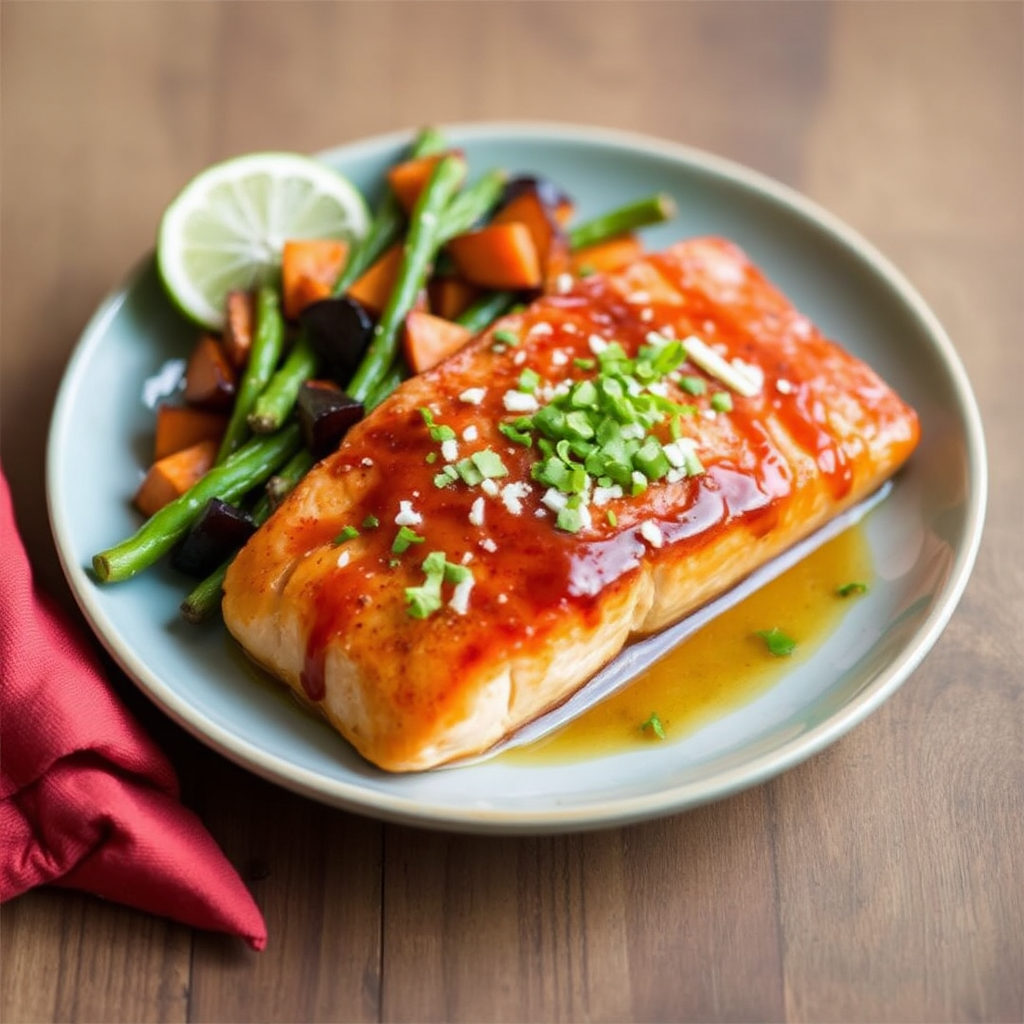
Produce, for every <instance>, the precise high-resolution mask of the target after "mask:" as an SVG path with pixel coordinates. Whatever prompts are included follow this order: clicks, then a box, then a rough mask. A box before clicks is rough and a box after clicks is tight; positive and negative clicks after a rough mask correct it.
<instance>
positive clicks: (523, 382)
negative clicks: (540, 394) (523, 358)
mask: <svg viewBox="0 0 1024 1024" xmlns="http://www.w3.org/2000/svg"><path fill="white" fill-rule="evenodd" d="M539 385H540V374H539V373H537V371H536V370H531V369H530V367H526V369H525V370H523V372H522V373H521V374H520V375H519V390H520V391H523V392H525V393H526V394H528V395H532V394H533V393H534V392H535V391H536V390H537V388H538V386H539Z"/></svg>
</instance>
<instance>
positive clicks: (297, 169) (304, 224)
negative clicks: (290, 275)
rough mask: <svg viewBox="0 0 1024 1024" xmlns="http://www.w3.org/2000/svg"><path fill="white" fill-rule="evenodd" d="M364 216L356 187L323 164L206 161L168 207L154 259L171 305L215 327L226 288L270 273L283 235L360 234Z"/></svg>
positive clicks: (280, 156)
mask: <svg viewBox="0 0 1024 1024" xmlns="http://www.w3.org/2000/svg"><path fill="white" fill-rule="evenodd" d="M369 219H370V215H369V211H368V210H367V206H366V201H365V200H364V199H363V197H362V195H361V194H360V192H359V190H358V189H356V187H355V186H354V185H353V184H352V183H351V182H350V181H349V180H348V179H347V178H345V177H344V176H343V175H341V174H339V173H338V172H337V171H334V170H332V169H331V168H330V167H328V166H327V165H326V164H322V163H320V162H319V161H317V160H314V159H312V158H311V157H307V156H302V155H300V154H298V153H251V154H248V155H246V156H239V157H234V158H233V159H231V160H226V161H224V162H223V163H220V164H215V165H214V166H213V167H209V168H207V170H205V171H203V172H202V173H201V174H199V175H197V176H196V177H195V178H193V179H192V181H190V182H189V183H188V184H187V185H186V186H185V188H184V189H183V190H182V191H181V193H180V194H179V195H178V196H177V198H175V199H174V201H173V202H172V203H171V204H170V206H168V207H167V210H166V211H165V213H164V216H163V219H162V220H161V222H160V234H159V237H158V240H157V266H158V268H159V271H160V277H161V279H162V280H163V283H164V287H165V289H166V290H167V294H168V295H169V296H170V298H171V299H172V301H173V302H174V303H175V305H177V306H178V308H179V309H180V310H181V311H182V312H183V313H184V314H185V315H186V316H188V317H189V318H190V319H192V320H195V321H196V323H198V324H201V325H203V326H204V327H207V328H209V329H210V330H220V329H221V328H222V327H223V325H224V299H225V296H226V295H227V293H228V292H229V291H231V290H232V289H235V288H252V287H254V286H255V285H257V284H261V283H265V282H267V281H273V280H275V279H276V278H277V276H278V274H279V272H280V266H281V250H282V248H283V246H284V243H285V242H286V241H288V240H290V239H299V238H339V239H346V240H347V241H350V242H352V241H357V240H358V239H360V238H362V237H363V235H365V234H366V230H367V227H368V224H369Z"/></svg>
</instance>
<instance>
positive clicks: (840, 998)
mask: <svg viewBox="0 0 1024 1024" xmlns="http://www.w3.org/2000/svg"><path fill="white" fill-rule="evenodd" d="M1022 12H1024V8H1022V6H1021V5H1020V4H1019V3H955V2H954V3H936V4H931V3H914V4H909V3H890V4H886V3H849V4H835V5H832V4H826V3H813V4H791V3H785V4H777V5H776V4H773V3H756V4H750V5H747V4H743V3H731V4H710V3H708V4H688V3H642V2H638V3H518V2H513V3H482V2H480V3H413V2H410V3H338V4H291V3H287V4H286V3H280V4H278V3H253V4H250V3H203V4H172V3H160V2H157V3H146V4H130V3H101V2H95V3H84V4H66V3H65V4H61V3H28V2H25V3H14V2H10V3H4V4H3V9H2V15H3V23H2V27H3V39H2V45H3V52H2V67H3V153H2V159H3V168H2V170H3V196H2V201H3V268H2V272H3V302H2V338H3V402H2V416H3V422H2V427H3V430H2V439H3V465H4V469H5V471H6V473H7V475H8V478H9V480H10V482H11V484H12V487H13V491H14V497H15V503H16V509H17V513H18V516H19V518H20V522H21V525H22V528H23V533H24V537H25V542H26V545H27V547H28V550H29V553H30V556H31V558H32V560H33V562H34V565H35V567H36V570H37V573H38V578H39V581H40V582H41V584H42V585H43V586H44V587H46V588H48V589H49V590H51V591H52V592H53V593H55V594H56V596H57V597H58V599H59V600H60V601H61V602H62V603H63V604H64V605H65V606H66V607H67V608H68V609H69V610H70V609H72V607H73V601H72V599H71V597H70V593H69V591H68V590H67V588H66V586H65V585H64V583H63V580H62V577H61V574H60V570H59V568H58V565H57V560H56V556H55V553H54V548H53V544H52V541H51V538H50V535H49V532H48V528H47V525H46V521H45V513H44V485H43V455H44V441H45V434H46V429H47V422H48V417H49V412H50V408H51V405H52V400H53V397H54V394H55V391H56V388H57V385H58V382H59V380H60V377H61V374H62V372H63V370H64V366H65V362H66V360H67V358H68V355H69V353H70V352H71V349H72V346H73V345H74V343H75V340H76V338H77V336H78V334H79V332H80V330H81V328H82V327H83V325H84V324H85V322H86V320H87V318H88V317H89V315H90V313H91V311H92V310H93V308H94V307H95V306H96V304H97V303H98V302H99V301H100V299H101V298H102V297H103V295H104V294H105V293H106V292H107V291H108V290H110V289H111V288H112V287H113V286H115V285H116V284H117V283H118V282H119V281H120V280H121V279H122V278H123V277H124V275H125V274H126V273H127V272H128V270H129V269H130V268H131V267H132V265H133V264H134V262H135V261H136V259H137V258H138V257H139V255H140V254H141V253H143V252H144V251H145V250H147V248H148V247H150V245H151V244H152V242H153V237H154V230H155V226H156V223H157V219H158V217H159V215H160V212H161V209H162V207H163V205H164V204H165V203H166V201H167V200H168V199H169V198H170V197H171V196H172V195H173V194H174V193H175V192H176V190H177V189H178V188H179V187H180V186H181V185H182V183H184V182H185V181H186V180H187V179H188V178H189V177H190V176H191V175H192V174H193V173H194V172H196V171H198V170H199V169H200V168H201V167H203V166H204V165H206V164H208V163H211V162H213V161H214V160H216V159H218V158H221V157H224V156H226V155H229V154H233V153H237V152H242V151H246V150H256V149H269V148H279V149H296V150H303V151H312V150H316V149H319V148H325V147H328V146H330V145H333V144H336V143H340V142H344V141H346V140H350V139H356V138H359V137H361V136H365V135H369V134H376V133H379V132H381V131H384V130H390V129H395V128H407V127H412V126H416V125H419V124H423V123H427V122H446V121H447V122H455V121H465V120H479V119H502V118H504V119H509V118H515V119H545V120H557V121H574V122H584V123H591V124H602V125H609V126H613V127H622V128H627V129H631V130H636V131H642V132H648V133H650V134H653V135H657V136H662V137H665V138H668V139H674V140H678V141H682V142H686V143H689V144H692V145H695V146H698V147H701V148H704V149H707V150H711V151H715V152H718V153H721V154H723V155H725V156H727V157H731V158H733V159H735V160H738V161H740V162H743V163H746V164H749V165H751V166H753V167H755V168H758V169H759V170H761V171H763V172H766V173H768V174H769V175H772V176H774V177H776V178H779V179H781V180H782V181H784V182H786V183H788V184H790V185H792V186H794V187H796V188H798V189H800V190H801V191H803V192H805V193H806V194H808V195H810V196H811V197H812V198H814V199H815V200H817V201H818V202H820V203H821V204H823V205H824V206H826V207H828V208H830V209H831V210H832V211H834V212H835V213H836V214H837V215H839V216H840V217H842V218H843V219H845V220H846V221H848V222H849V223H850V224H852V225H853V226H854V227H855V228H857V229H858V230H859V231H861V232H862V233H863V234H864V235H866V236H867V237H868V238H869V239H870V240H871V241H872V242H874V243H875V244H876V245H877V246H878V247H879V248H881V249H882V250H883V251H884V252H885V253H886V254H887V255H888V256H889V257H890V258H891V259H892V260H893V261H894V262H895V263H896V264H897V265H899V266H900V267H901V268H902V269H903V270H904V271H905V273H906V274H907V275H908V277H909V278H910V280H911V281H912V282H913V283H914V284H915V286H916V287H917V288H918V289H919V290H920V291H921V293H922V294H923V296H924V298H925V299H926V300H927V301H928V302H929V303H930V304H931V305H932V307H933V308H934V309H935V311H936V312H937V314H938V315H939V317H940V319H941V320H942V321H943V322H944V324H945V326H946V327H947V329H948V331H949V332H950V334H951V336H952V337H953V339H954V340H955V342H956V344H957V347H958V349H959V352H960V355H961V356H962V358H963V361H964V363H965V364H966V367H967V370H968V372H969V375H970V377H971V379H972V382H973V385H974V388H975V390H976V393H977V395H978V398H979V400H980V404H981V407H982V412H983V415H984V418H985V422H986V429H987V439H988V444H989V450H990V460H991V469H992V478H993V488H992V498H991V504H990V511H989V515H988V522H987V532H986V537H985V541H984V544H983V547H982V550H981V554H980V558H979V562H978V565H977V569H976V571H975V574H974V576H973V579H972V581H971V583H970V585H969V587H968V589H967V592H966V595H965V596H964V599H963V601H962V604H961V606H960V608H959V609H958V611H957V613H956V615H955V617H954V619H953V621H952V623H951V625H950V627H949V628H948V629H947V631H946V632H945V634H944V636H943V637H942V638H941V640H940V641H939V643H938V644H937V646H936V647H935V648H934V650H933V651H932V653H931V654H930V655H929V656H928V657H927V659H926V660H925V662H924V664H923V665H922V666H921V667H920V668H919V670H918V671H916V672H915V673H914V675H913V676H912V678H911V679H910V680H909V681H908V682H907V683H906V685H905V686H904V687H903V688H902V689H901V690H900V691H899V693H898V694H897V695H896V696H895V697H894V698H893V699H892V700H890V701H889V702H888V703H887V704H886V705H885V706H884V707H883V708H882V709H881V710H880V711H878V712H877V713H875V714H874V715H873V716H872V717H871V718H870V719H869V720H868V721H866V722H865V723H864V724H862V725H861V726H859V727H858V728H857V729H855V730H854V731H853V732H852V733H851V734H850V735H849V736H847V737H846V738H845V739H843V740H842V741H841V742H839V743H838V744H836V745H835V746H833V747H832V748H830V749H829V750H828V751H827V752H826V753H823V754H821V755H819V756H817V757H815V758H813V759H812V760H811V761H809V762H807V763H805V764H803V765H802V766H800V767H798V768H796V769H795V770H792V771H790V772H788V773H787V774H785V775H783V776H781V777H780V778H778V779H776V780H775V781H772V782H770V783H768V784H765V785H762V786H760V787H758V788H756V789H752V790H749V791H747V792H745V793H742V794H741V795H738V796H736V797H734V798H732V799H729V800H726V801H724V802H721V803H718V804H715V805H713V806H709V807H705V808H702V809H700V810H696V811H693V812H691V813H688V814H685V815H681V816H678V817H675V818H671V819H667V820H662V821H654V822H650V823H648V824H642V825H636V826H633V827H629V828H623V829H617V830H613V831H605V832H599V833H595V834H587V835H575V836H566V837H555V838H532V839H531V838H505V839H502V838H471V837H466V836H459V835H447V834H441V833H432V832H424V831H417V830H414V829H408V828H403V827H398V826H393V825H383V824H380V823H377V822H375V821H372V820H369V819H365V818H361V817H357V816H354V815H351V814H345V813H341V812H339V811H335V810H331V809H328V808H326V807H323V806H320V805H318V804H316V803H313V802H311V801H309V800H306V799H303V798H301V797H298V796H295V795H292V794H290V793H288V792H285V791H284V790H282V789H279V788H277V787H275V786H274V785H271V784H269V783H266V782H263V781H261V780H259V779H257V778H255V777H253V776H250V775H249V774H247V773H246V772H244V771H242V770H241V769H239V768H237V767H234V766H233V765H231V764H229V763H227V762H226V761H225V760H223V759H222V758H220V757H219V756H218V755H216V754H214V753H212V752H210V751H208V750H206V749H205V748H203V747H201V746H200V745H199V744H197V743H196V742H195V741H194V740H192V739H190V738H189V737H187V736H185V735H184V734H183V733H182V732H181V731H179V730H178V729H177V728H176V727H174V726H172V725H170V724H169V723H168V722H167V721H165V720H164V719H163V718H162V716H161V715H160V714H159V713H157V712H156V711H155V710H154V709H153V708H151V707H150V706H149V704H148V702H146V701H145V700H144V699H142V698H141V697H140V696H139V695H138V694H137V693H136V692H135V691H134V689H133V688H132V687H131V686H130V685H129V684H128V683H127V682H126V681H125V680H124V679H122V678H120V677H117V676H116V675H115V681H116V683H117V684H118V686H119V687H120V688H121V690H122V692H123V693H124V695H125V699H126V700H127V701H128V702H129V703H130V704H131V705H132V707H133V708H134V709H135V710H136V711H137V712H138V713H139V714H140V715H141V716H142V718H143V720H144V721H145V723H146V724H147V725H148V726H149V727H150V729H151V730H152V732H153V733H154V734H155V735H156V736H157V738H158V739H159V740H160V742H161V743H162V745H163V746H164V747H165V748H166V749H167V750H168V751H169V752H170V753H171V755H172V757H173V759H174V760H175V763H176V765H177V766H178V768H179V771H180V773H181V775H182V778H183V781H184V784H185V799H186V802H187V803H188V804H189V805H190V806H192V807H194V808H195V809H196V810H197V811H198V812H199V813H200V815H201V816H202V818H203V819H204V821H205V822H206V824H207V825H208V827H209V829H210V830H211V831H212V833H213V834H214V836H215V837H216V838H217V840H218V841H219V842H220V843H221V844H222V846H223V848H224V849H225V851H226V852H227V854H228V856H229V857H230V858H231V859H232V861H233V862H234V863H235V864H236V865H237V866H238V867H239V869H240V870H241V872H242V873H243V875H244V877H245V878H246V880H247V882H248V883H249V884H250V886H251V888H252V891H253V892H254V894H255V896H256V899H257V900H258V902H259V904H260V906H261V907H262V908H263V910H264V912H265V914H266V918H267V922H268V925H269V929H270V945H269V947H268V949H267V951H266V952H265V953H263V954H262V955H257V954H254V953H250V952H248V951H247V950H246V949H244V948H243V947H242V946H241V944H240V943H238V942H236V941H234V940H231V939H227V938H224V937H220V936H215V935H209V934H200V933H193V932H191V931H190V930H188V929H186V928H184V927H181V926H179V925H176V924H172V923H168V922H166V921H163V920H159V919H155V918H152V917H148V916H146V915H144V914H141V913H136V912H133V911H129V910H126V909H123V908H120V907H118V906H116V905H111V904H105V903H102V902H100V901H98V900H96V899H94V898H91V897H89V896H85V895H79V894H75V893H72V892H67V891H59V890H49V891H46V890H42V891H34V892H31V893H29V894H27V895H25V896H24V897H22V898H19V899H17V900H15V901H13V902H12V903H10V904H7V905H5V906H4V908H3V912H2V918H0V920H2V925H3V951H2V957H3V959H2V965H3V977H2V1003H0V1007H2V1009H0V1014H2V1017H3V1019H4V1020H5V1021H10V1022H12V1024H13V1022H14V1021H58V1020H60V1021H64V1020H105V1021H115V1020H116V1021H122V1020H123V1021H149V1020H167V1021H183V1020H189V1021H239V1020H268V1021H269V1020H378V1019H379V1020H416V1021H456V1020H473V1021H491V1020H507V1021H527V1020H529V1021H532V1020H544V1021H547V1020H582V1019H587V1020H615V1021H618V1020H638V1021H639V1020H668V1019H697V1020H746V1019H751V1020H753V1019H760V1020H767V1019H773V1020H774V1019H778V1020H783V1019H785V1020H814V1021H824V1020H844V1021H852V1020H899V1021H918V1020H934V1021H946V1020H990V1021H995V1020H1001V1021H1020V1020H1021V1019H1024V669H1022V665H1024V614H1022V613H1024V601H1022V594H1024V539H1022V538H1024V531H1022V530H1021V519H1020V510H1021V501H1022V499H1024V493H1022V491H1024V488H1022V484H1024V470H1022V467H1024V458H1022V455H1021V437H1022V432H1024V413H1022V410H1024V399H1022V395H1024V345H1022V344H1021V330H1022V324H1024V303H1022V295H1024V287H1022V286H1024V246H1022V240H1024V213H1022V203H1024V199H1022V196H1024V189H1022V185H1024V107H1022V97H1024V84H1022V83H1024V62H1022V39H1024V13H1022Z"/></svg>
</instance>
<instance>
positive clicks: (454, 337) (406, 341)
mask: <svg viewBox="0 0 1024 1024" xmlns="http://www.w3.org/2000/svg"><path fill="white" fill-rule="evenodd" d="M472 337H473V334H472V332H470V331H469V330H468V329H467V328H465V327H463V326H462V325H461V324H459V323H455V322H453V321H451V320H445V319H443V318H442V317H439V316H433V315H431V314H430V313H424V312H423V311H422V310H417V309H414V310H412V311H411V312H410V313H409V315H408V316H407V317H406V318H405V330H404V332H403V335H402V352H403V354H404V355H405V361H406V364H407V365H408V367H409V369H410V370H411V371H412V372H413V373H423V371H424V370H429V369H431V368H432V367H434V366H437V364H438V363H440V362H441V361H442V360H443V359H447V358H448V357H449V356H450V355H452V354H453V353H455V352H458V350H459V349H460V348H462V346H463V345H465V344H466V342H468V341H469V340H470V338H472Z"/></svg>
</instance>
